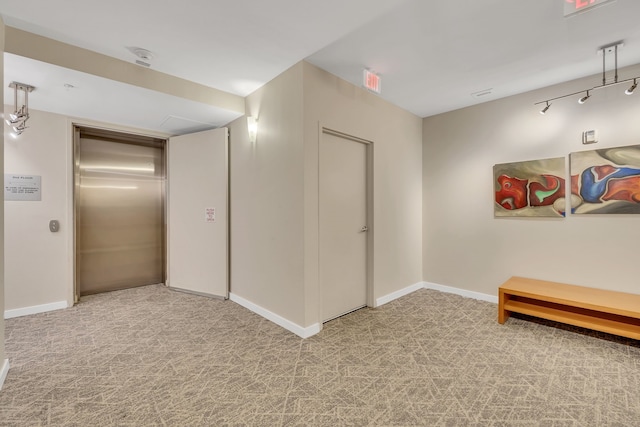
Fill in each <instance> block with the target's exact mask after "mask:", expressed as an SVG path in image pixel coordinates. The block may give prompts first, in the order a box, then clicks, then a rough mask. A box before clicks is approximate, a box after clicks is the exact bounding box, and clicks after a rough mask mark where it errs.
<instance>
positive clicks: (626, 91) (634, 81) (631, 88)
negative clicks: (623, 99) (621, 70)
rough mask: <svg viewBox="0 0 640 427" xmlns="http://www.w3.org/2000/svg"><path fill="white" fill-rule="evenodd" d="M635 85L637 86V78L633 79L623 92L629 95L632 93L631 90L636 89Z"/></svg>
mask: <svg viewBox="0 0 640 427" xmlns="http://www.w3.org/2000/svg"><path fill="white" fill-rule="evenodd" d="M637 87H638V79H633V84H632V85H631V87H630V88H629V89H627V90H625V91H624V93H626V94H627V95H631V94H633V91H634V90H636V88H637Z"/></svg>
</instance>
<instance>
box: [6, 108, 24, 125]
mask: <svg viewBox="0 0 640 427" xmlns="http://www.w3.org/2000/svg"><path fill="white" fill-rule="evenodd" d="M26 116H27V115H26V114H25V112H24V105H23V106H22V107H20V109H19V110H16V111H14V112H13V113H10V114H9V118H8V119H7V120H6V121H7V124H9V125H14V124H16V123H18V122H19V121H21V120H23V119H24V118H25V117H26Z"/></svg>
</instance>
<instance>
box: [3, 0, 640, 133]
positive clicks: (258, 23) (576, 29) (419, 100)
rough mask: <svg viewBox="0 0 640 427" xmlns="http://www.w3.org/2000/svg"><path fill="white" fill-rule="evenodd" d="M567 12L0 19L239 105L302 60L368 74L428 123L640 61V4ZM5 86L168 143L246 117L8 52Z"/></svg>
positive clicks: (369, 2)
mask: <svg viewBox="0 0 640 427" xmlns="http://www.w3.org/2000/svg"><path fill="white" fill-rule="evenodd" d="M567 1H573V0H535V1H524V0H519V1H517V0H516V1H514V0H482V1H471V0H460V1H453V0H444V1H439V2H436V1H435V0H434V1H427V0H349V1H343V0H323V1H320V2H318V1H312V0H269V1H264V0H189V1H184V2H177V1H170V0H136V1H131V0H126V1H125V0H112V1H97V0H57V1H55V2H53V1H50V0H22V1H20V2H15V1H8V0H0V11H1V13H2V16H3V19H4V21H5V24H7V25H9V26H12V27H16V28H19V29H22V30H26V31H29V32H32V33H35V34H39V35H42V36H45V37H49V38H52V39H55V40H59V41H62V42H65V43H69V44H73V45H76V46H79V47H82V48H86V49H90V50H93V51H96V52H99V53H102V54H105V55H109V56H112V57H115V58H118V59H122V60H126V61H130V62H133V61H134V60H135V59H136V58H135V56H134V55H133V54H132V53H131V52H130V51H129V50H128V49H127V47H134V46H135V47H142V48H146V49H148V50H150V51H152V52H153V53H154V58H153V60H152V61H151V63H152V68H153V69H155V70H156V71H160V72H163V73H167V74H171V75H174V76H177V77H181V78H184V79H187V80H192V81H194V82H197V83H200V84H204V85H207V86H211V87H214V88H217V89H221V90H224V91H227V92H231V93H234V94H237V95H241V96H245V95H248V94H249V93H251V92H252V91H254V90H255V89H257V88H259V87H260V86H262V85H263V84H265V83H266V82H268V81H269V80H271V79H272V78H274V77H275V76H277V75H278V74H280V73H281V72H283V71H284V70H286V69H287V68H289V67H290V66H292V65H294V64H295V63H297V62H299V61H300V60H303V59H307V60H308V61H309V62H311V63H313V64H316V65H317V66H319V67H321V68H323V69H326V70H327V71H329V72H331V73H333V74H336V75H338V76H340V77H342V78H344V79H346V80H348V81H351V82H352V83H354V84H358V85H359V84H360V82H361V79H362V69H363V68H365V67H368V68H371V69H372V70H374V71H376V72H379V73H380V74H381V75H382V95H381V96H382V97H383V98H385V99H387V100H389V101H390V102H393V103H394V104H396V105H398V106H400V107H402V108H405V109H407V110H409V111H411V112H413V113H415V114H417V115H419V116H421V117H425V116H429V115H433V114H438V113H441V112H445V111H450V110H453V109H457V108H461V107H465V106H469V105H473V104H476V103H480V102H486V101H490V100H494V99H498V98H501V97H505V96H509V95H513V94H517V93H522V92H525V91H529V90H533V89H537V88H540V87H544V86H549V85H551V84H555V83H559V82H563V81H568V80H572V79H575V78H579V77H584V76H587V75H592V74H598V73H600V72H601V71H602V59H601V57H600V56H598V55H597V48H598V47H599V46H602V45H606V44H609V43H611V42H615V41H617V40H624V47H623V48H622V50H621V51H620V54H619V67H624V66H626V65H632V64H637V63H640V25H639V24H638V22H637V21H638V19H640V2H639V1H638V0H614V1H612V2H610V3H607V4H605V5H603V6H600V7H598V8H596V9H594V10H592V11H589V12H586V13H582V14H578V15H576V16H572V17H569V18H564V17H563V8H564V4H565V2H567ZM611 66H612V65H611ZM608 68H610V67H608ZM621 77H626V76H621ZM629 77H632V76H629ZM5 80H6V81H5V85H8V83H9V82H10V81H13V80H17V81H20V82H24V83H28V84H32V85H34V86H36V87H37V90H36V91H35V92H33V93H32V94H31V95H30V97H29V101H30V106H31V108H35V109H41V110H44V111H55V112H58V113H62V114H66V115H70V116H77V117H88V118H92V119H94V120H100V121H106V122H111V123H118V124H125V125H129V126H136V127H141V128H144V129H150V130H157V131H164V132H168V133H185V132H189V131H193V130H199V129H203V128H209V127H215V126H219V125H221V124H225V123H227V122H228V121H230V120H232V119H234V118H235V117H237V116H238V114H237V113H233V112H229V111H225V110H221V109H216V108H214V107H211V106H207V105H204V104H200V103H197V102H193V101H187V100H184V99H181V98H177V97H173V96H169V95H165V94H159V93H157V92H152V91H149V90H146V89H141V88H136V87H133V86H129V85H126V84H122V83H117V82H114V81H110V80H106V79H102V78H98V77H95V76H90V75H87V74H84V73H79V72H77V71H71V70H67V69H64V68H60V67H56V66H53V65H49V64H44V63H42V62H38V61H33V60H27V59H25V58H21V57H18V56H15V55H10V54H5ZM598 82H599V81H598V80H596V81H594V85H595V84H598ZM65 83H69V84H72V85H74V86H75V87H76V88H74V89H67V88H65V87H64V84H65ZM5 87H6V86H5ZM486 89H491V94H489V95H485V96H482V97H479V98H478V97H475V96H472V95H471V94H472V93H475V92H479V91H484V90H486ZM5 93H6V96H5V103H8V104H13V92H12V91H10V90H7V91H5Z"/></svg>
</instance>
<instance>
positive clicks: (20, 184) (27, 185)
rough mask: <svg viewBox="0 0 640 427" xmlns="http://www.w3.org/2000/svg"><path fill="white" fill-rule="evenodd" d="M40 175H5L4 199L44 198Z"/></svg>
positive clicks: (35, 200)
mask: <svg viewBox="0 0 640 427" xmlns="http://www.w3.org/2000/svg"><path fill="white" fill-rule="evenodd" d="M40 190H41V186H40V176H39V175H18V174H10V173H8V174H5V175H4V200H6V201H29V202H39V201H40V200H42V195H41V191H40Z"/></svg>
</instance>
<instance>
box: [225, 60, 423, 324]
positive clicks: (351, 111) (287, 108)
mask: <svg viewBox="0 0 640 427" xmlns="http://www.w3.org/2000/svg"><path fill="white" fill-rule="evenodd" d="M246 111H247V114H248V115H255V116H257V117H258V120H259V123H258V126H259V130H258V141H257V143H256V144H255V145H252V144H251V143H249V142H248V138H247V130H246V121H245V119H244V118H242V119H239V120H236V121H234V122H233V123H231V124H230V126H229V128H230V135H231V144H230V145H231V150H230V151H231V162H230V164H231V167H230V169H231V292H232V293H233V294H235V295H237V296H240V297H242V298H244V299H246V300H249V301H250V302H252V303H254V304H257V305H259V306H260V307H262V308H265V309H267V310H269V311H271V312H272V313H275V314H277V315H279V316H281V317H283V318H285V319H287V320H289V321H291V322H293V323H295V324H297V325H299V326H302V327H310V326H312V325H315V324H317V323H319V322H320V311H319V284H318V141H319V133H318V129H319V124H321V125H323V126H326V127H329V128H331V129H334V130H338V131H341V132H345V133H348V134H351V135H354V136H358V137H360V138H364V139H367V140H370V141H373V143H374V165H373V168H374V224H373V230H374V264H375V267H374V277H373V285H374V295H373V299H375V298H379V297H381V296H385V295H387V294H390V293H392V292H395V291H398V290H401V289H403V288H406V287H408V286H411V285H414V284H416V283H418V282H420V281H421V280H422V269H421V263H422V246H421V239H422V231H421V230H422V203H421V199H422V181H421V163H422V160H421V153H422V133H421V132H422V121H421V119H420V118H418V117H416V116H414V115H412V114H410V113H408V112H406V111H404V110H401V109H400V108H397V107H394V106H392V105H390V104H388V103H387V102H385V101H382V100H381V99H380V98H379V97H377V96H374V95H372V94H370V93H368V92H366V91H365V90H363V89H361V88H358V87H355V86H353V85H352V84H350V83H348V82H346V81H344V80H341V79H339V78H337V77H335V76H333V75H331V74H328V73H326V72H324V71H321V70H320V69H319V68H317V67H315V66H313V65H311V64H308V63H304V62H302V63H299V64H297V65H296V66H294V67H292V68H291V69H289V70H288V71H287V72H285V73H284V74H282V75H280V76H279V77H277V78H276V79H274V80H273V81H271V82H270V83H268V84H267V85H265V86H264V87H263V88H261V89H260V90H258V91H256V92H255V93H253V94H252V95H250V96H249V97H248V98H247V105H246Z"/></svg>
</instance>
